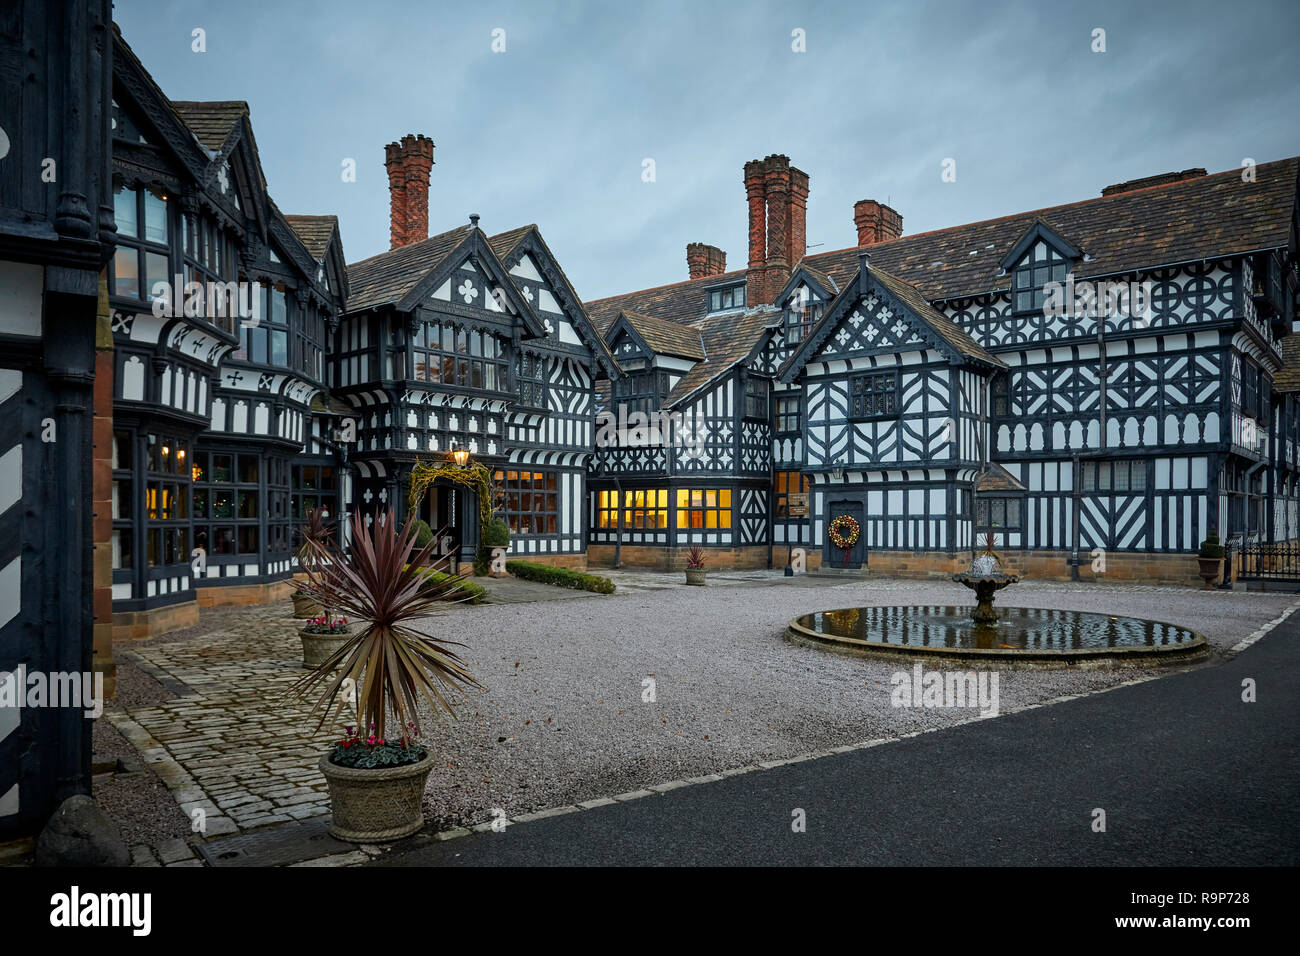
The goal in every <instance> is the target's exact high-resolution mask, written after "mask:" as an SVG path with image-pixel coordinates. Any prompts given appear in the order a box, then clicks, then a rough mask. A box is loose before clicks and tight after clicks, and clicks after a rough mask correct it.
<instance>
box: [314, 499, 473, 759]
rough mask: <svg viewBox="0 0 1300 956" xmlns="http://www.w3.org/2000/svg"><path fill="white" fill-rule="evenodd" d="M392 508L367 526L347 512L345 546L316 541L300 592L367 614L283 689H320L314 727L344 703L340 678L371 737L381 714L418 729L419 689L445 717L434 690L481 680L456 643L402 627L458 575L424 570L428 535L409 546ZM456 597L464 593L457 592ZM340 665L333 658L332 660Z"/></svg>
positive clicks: (444, 703) (380, 727)
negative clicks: (348, 544) (348, 547)
mask: <svg viewBox="0 0 1300 956" xmlns="http://www.w3.org/2000/svg"><path fill="white" fill-rule="evenodd" d="M395 525H396V520H395V518H394V516H393V512H392V510H389V511H388V512H387V513H385V514H380V515H377V516H376V517H375V518H374V520H373V521H372V523H371V525H370V527H369V528H367V527H366V525H365V522H364V521H363V520H362V519H361V516H360V515H355V516H353V519H352V534H351V540H352V553H351V555H344V554H343V553H342V552H341V551H340V550H339V549H337V548H332V547H328V546H325V545H316V546H315V547H316V549H317V551H318V553H317V555H316V558H315V560H313V561H312V563H311V571H310V572H309V574H310V577H309V580H308V583H307V585H306V590H307V591H308V592H309V593H311V594H312V595H313V596H314V597H315V598H316V599H317V600H318V601H320V602H321V604H328V605H329V606H330V607H333V608H335V609H337V610H339V611H340V612H344V613H346V614H347V615H348V616H349V617H351V618H352V619H353V620H354V621H356V620H358V619H359V620H361V621H363V622H368V623H365V624H363V626H362V627H361V628H360V630H358V631H357V633H356V634H355V635H353V636H352V637H351V639H350V640H348V642H347V643H346V644H344V645H343V646H342V647H340V648H339V650H338V651H337V652H335V653H334V654H333V655H332V656H331V657H330V658H329V659H328V660H326V661H325V662H323V663H322V664H321V665H320V666H319V667H318V668H316V669H315V670H313V671H312V672H311V673H309V674H307V675H306V676H305V677H303V678H302V679H301V680H299V681H297V682H295V683H294V684H293V686H292V687H291V688H290V693H292V694H294V695H295V696H298V697H307V696H308V695H310V694H312V693H313V692H314V691H320V692H321V693H320V696H319V698H318V699H317V700H316V703H315V704H314V705H313V708H312V709H313V711H316V710H319V711H320V712H321V716H320V723H318V724H317V729H318V730H319V729H320V727H322V726H323V725H324V724H325V721H326V719H327V718H328V717H329V715H330V713H331V707H330V705H331V702H333V703H334V707H333V713H334V714H336V715H337V714H338V713H339V712H340V711H341V710H342V709H343V706H344V701H343V699H342V697H341V696H340V692H341V691H342V690H343V688H344V683H345V681H348V680H351V681H353V686H355V688H356V707H357V712H356V717H357V726H358V728H365V727H371V728H373V730H372V731H371V734H372V735H373V736H374V737H376V738H377V739H379V740H383V739H385V737H386V736H387V734H386V729H387V727H388V725H389V721H390V720H395V721H396V722H397V726H398V727H399V728H401V730H400V734H399V735H400V736H401V737H403V738H405V737H406V736H408V733H407V732H408V730H409V729H414V731H415V732H416V733H418V732H419V729H420V717H419V712H418V708H417V704H418V702H419V700H420V698H421V697H423V698H424V699H425V700H427V701H428V702H429V703H430V704H431V705H432V707H433V709H434V710H435V711H437V710H439V709H442V710H445V711H446V712H447V713H448V714H451V715H452V716H453V717H454V716H455V713H454V711H453V710H452V707H451V704H450V703H449V702H448V700H447V697H446V696H445V693H444V692H451V691H453V690H455V689H457V688H459V687H481V686H482V685H480V684H479V683H478V681H477V680H475V679H474V677H473V676H472V675H471V674H470V673H469V672H468V671H467V670H465V668H464V666H463V665H462V663H461V660H460V658H459V657H458V656H457V655H456V654H455V653H454V652H453V651H452V650H450V647H451V645H456V646H462V645H460V644H459V642H457V641H446V640H442V639H440V638H436V637H433V636H431V635H429V634H426V633H424V632H422V631H420V630H417V629H416V628H414V627H412V626H411V622H412V621H414V620H416V619H417V618H420V617H423V616H425V615H426V614H427V613H428V612H429V610H430V609H431V608H432V607H433V605H435V604H437V603H438V602H440V601H442V602H445V601H447V600H449V598H450V595H451V594H452V592H454V591H456V590H458V588H459V578H457V577H455V576H448V577H446V578H445V579H443V580H441V581H435V580H433V578H434V577H436V576H432V575H430V574H429V570H430V567H432V566H433V564H434V562H433V561H431V559H430V554H431V552H432V550H433V547H434V545H433V542H430V543H429V544H428V545H427V546H425V547H423V548H417V547H416V536H417V534H418V529H417V526H416V524H415V522H414V521H411V520H409V519H408V520H407V522H406V523H405V525H404V526H403V527H402V529H401V530H400V531H398V530H397V529H396V527H395ZM460 600H464V598H461V599H460ZM340 665H342V666H341V667H340Z"/></svg>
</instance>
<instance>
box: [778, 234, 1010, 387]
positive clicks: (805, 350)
mask: <svg viewBox="0 0 1300 956" xmlns="http://www.w3.org/2000/svg"><path fill="white" fill-rule="evenodd" d="M918 351H919V352H925V351H933V352H935V353H937V354H939V355H941V356H943V357H944V358H946V359H948V360H949V361H951V362H952V363H953V364H965V363H969V364H974V365H978V366H982V367H983V368H984V369H985V370H986V371H991V370H992V369H995V368H1001V367H1002V363H1001V362H1000V361H999V360H998V359H996V358H994V357H993V356H992V355H990V354H989V353H988V352H986V351H985V350H984V349H983V348H982V347H981V346H980V345H979V344H978V343H977V342H976V341H975V340H974V339H972V338H971V337H970V336H969V335H967V334H966V333H965V332H963V331H962V330H961V329H960V328H959V327H958V326H957V325H955V324H954V323H952V322H951V321H949V320H948V319H947V318H946V317H945V316H943V315H942V314H941V313H940V312H938V311H937V310H936V309H934V308H933V307H932V306H931V305H930V304H929V303H928V302H926V301H925V299H924V297H922V296H921V295H920V293H918V292H917V291H916V290H915V289H914V288H912V287H911V286H909V285H908V284H907V283H905V282H903V281H901V280H900V279H897V278H896V277H894V276H891V275H889V274H888V273H886V272H883V271H882V270H879V269H872V268H871V267H870V263H869V259H868V258H867V257H866V256H865V255H864V256H863V257H862V259H861V261H860V263H859V270H858V275H857V276H856V278H855V279H854V281H852V282H850V283H849V284H847V285H846V286H845V288H844V289H843V290H842V291H841V292H840V294H839V295H837V296H836V297H835V299H834V301H833V302H832V303H831V305H830V306H829V308H828V309H827V312H826V314H825V315H824V316H823V317H822V318H821V320H820V321H819V322H818V323H817V324H816V325H815V326H814V327H813V329H812V331H811V332H810V333H809V335H808V336H807V338H806V339H804V341H803V343H802V344H801V345H800V347H799V348H798V349H797V350H796V351H795V353H794V354H793V355H791V356H790V358H789V359H788V360H787V361H786V363H785V365H784V366H783V367H782V369H781V370H780V373H779V378H780V380H781V381H782V382H787V383H789V382H793V381H795V379H796V378H797V377H798V375H799V373H800V372H801V371H802V370H803V368H804V367H805V366H806V365H808V364H809V363H810V362H813V361H816V362H821V363H824V362H827V361H831V360H836V359H849V360H851V359H853V358H855V357H859V356H861V357H867V356H873V355H880V354H885V353H904V352H918Z"/></svg>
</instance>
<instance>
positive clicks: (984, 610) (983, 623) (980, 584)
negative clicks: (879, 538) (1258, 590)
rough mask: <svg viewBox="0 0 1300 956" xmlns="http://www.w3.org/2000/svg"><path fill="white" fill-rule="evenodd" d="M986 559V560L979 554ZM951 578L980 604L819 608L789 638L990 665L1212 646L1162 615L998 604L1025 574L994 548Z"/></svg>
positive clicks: (1154, 660)
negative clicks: (1006, 565)
mask: <svg viewBox="0 0 1300 956" xmlns="http://www.w3.org/2000/svg"><path fill="white" fill-rule="evenodd" d="M981 559H988V560H981ZM953 580H954V581H957V582H959V583H961V584H964V585H965V586H966V587H968V588H970V589H971V590H972V591H974V592H975V599H976V605H975V607H973V608H972V607H969V606H962V607H953V606H937V605H901V606H900V605H894V606H885V607H858V608H842V609H840V610H836V611H817V612H815V613H813V614H805V615H803V616H802V617H797V618H795V619H794V620H793V621H791V622H790V624H789V627H788V628H787V630H786V638H787V639H788V640H790V641H792V642H794V643H796V644H804V645H807V646H810V647H818V648H823V649H826V650H833V651H837V652H839V653H842V654H854V655H858V656H864V657H866V656H870V657H887V658H917V657H931V658H938V659H946V660H949V661H953V662H958V661H960V662H963V663H965V664H968V665H969V664H982V665H984V666H989V667H1015V666H1017V665H1023V666H1030V667H1052V666H1058V667H1059V666H1067V665H1087V664H1091V665H1094V666H1113V665H1116V664H1132V665H1142V666H1151V665H1157V664H1181V663H1186V662H1187V661H1189V660H1194V659H1196V658H1199V657H1202V656H1204V655H1205V654H1207V653H1208V651H1209V646H1208V645H1207V644H1206V641H1205V638H1204V637H1203V636H1201V635H1200V634H1197V633H1196V632H1195V631H1192V630H1188V629H1187V628H1184V627H1178V626H1177V625H1174V624H1165V623H1163V622H1161V621H1148V620H1144V619H1141V618H1133V617H1117V616H1114V615H1109V614H1089V613H1086V612H1083V611H1058V610H1049V609H1046V608H1032V607H1031V608H1020V607H1013V608H1003V609H1002V610H1001V612H1000V613H999V612H998V611H996V610H995V609H994V607H993V595H994V594H996V593H997V592H998V591H1000V590H1001V589H1002V588H1004V587H1007V586H1008V585H1010V584H1015V583H1016V582H1017V581H1019V580H1020V576H1019V575H1018V574H1015V573H1014V572H1013V573H1007V572H1003V571H1002V570H1001V569H1000V568H999V567H998V564H997V559H996V558H995V557H994V556H993V555H991V554H983V555H979V556H977V557H976V558H975V560H974V561H972V562H971V567H970V570H969V571H966V572H964V573H962V574H955V575H953Z"/></svg>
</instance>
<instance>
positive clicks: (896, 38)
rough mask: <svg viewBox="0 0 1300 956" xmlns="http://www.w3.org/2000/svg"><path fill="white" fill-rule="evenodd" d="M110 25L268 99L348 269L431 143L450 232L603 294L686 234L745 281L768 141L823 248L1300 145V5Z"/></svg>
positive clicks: (147, 15)
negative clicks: (872, 210)
mask: <svg viewBox="0 0 1300 956" xmlns="http://www.w3.org/2000/svg"><path fill="white" fill-rule="evenodd" d="M115 17H116V19H117V22H118V23H119V25H120V26H121V28H122V31H123V35H124V36H125V37H126V40H127V42H128V43H130V44H131V46H132V47H133V48H134V49H135V51H136V53H137V54H138V55H139V56H140V58H141V59H142V60H143V62H144V64H145V66H146V67H147V68H148V69H149V70H150V71H151V72H152V74H153V76H154V78H155V79H156V80H157V81H158V83H159V85H160V86H161V87H162V88H163V90H164V92H166V93H167V95H168V96H170V97H171V98H173V99H178V100H187V99H196V100H203V99H214V100H216V99H222V100H232V99H236V100H247V101H248V103H249V105H250V107H251V110H252V120H253V129H254V131H255V133H256V135H257V142H258V147H259V149H260V151H261V155H262V163H263V166H264V168H265V171H266V178H267V181H268V183H269V185H270V189H271V193H272V196H274V198H275V200H276V202H277V204H278V205H279V206H280V208H281V209H283V210H284V211H286V212H291V213H317V214H319V213H334V214H336V215H338V216H339V218H340V220H341V225H342V232H343V244H344V249H345V250H346V253H347V257H348V259H349V261H356V260H358V259H362V258H365V257H367V256H371V255H374V254H376V253H379V252H383V251H384V250H386V249H387V248H388V186H387V177H386V174H385V172H384V166H383V146H384V144H385V143H387V142H390V141H392V140H394V139H397V138H399V137H400V136H401V135H402V134H404V133H408V132H421V133H425V134H427V135H428V136H430V137H431V138H432V139H433V141H434V143H435V144H436V149H435V154H434V160H435V166H434V168H433V176H432V185H431V187H430V190H429V192H430V215H429V220H430V227H431V229H432V231H434V232H439V231H443V230H445V229H449V228H452V227H453V226H456V225H458V224H460V223H464V222H467V219H468V215H469V214H470V213H471V212H476V213H479V214H480V215H481V216H482V222H481V225H482V227H483V228H484V229H486V230H487V231H488V232H489V233H495V232H500V231H503V230H506V229H509V228H512V227H514V226H517V225H522V224H524V223H529V222H535V223H537V224H538V225H539V226H540V227H541V230H542V233H543V235H545V237H546V240H547V242H548V243H549V244H550V246H551V249H552V250H553V251H554V252H555V254H556V256H557V257H558V258H559V260H560V264H561V266H563V268H564V269H565V271H566V272H567V273H568V276H569V278H570V280H571V281H572V282H573V284H574V286H575V288H576V289H577V291H578V294H579V295H580V296H581V297H582V298H584V299H594V298H599V297H602V296H607V295H613V294H617V293H620V292H627V291H631V290H633V289H639V288H644V287H647V286H655V285H662V284H665V283H669V282H674V281H678V280H680V279H684V278H686V275H687V273H686V263H685V246H686V244H687V243H688V242H692V241H702V242H708V243H712V244H714V245H717V246H720V247H721V248H723V249H724V250H726V252H727V262H728V265H729V267H731V268H738V267H739V268H743V267H744V265H745V261H746V258H747V249H746V242H747V240H746V209H745V194H744V186H743V184H742V181H741V169H742V166H743V165H744V163H745V162H746V161H747V160H750V159H755V158H760V157H763V156H766V155H768V154H769V153H785V154H786V155H788V156H789V157H790V159H791V162H792V163H793V164H794V165H796V166H798V167H799V168H801V169H803V170H804V171H806V172H807V173H809V175H810V176H811V194H810V197H809V205H808V243H809V246H810V247H811V249H812V251H824V250H829V249H838V248H843V247H846V246H851V245H854V244H855V241H856V240H855V232H854V228H853V203H854V201H856V200H858V199H868V198H871V199H879V200H882V201H886V202H888V203H890V204H891V205H892V206H894V208H896V209H897V210H898V211H899V212H900V213H902V215H903V228H904V233H905V234H912V233H916V232H924V231H927V230H930V229H939V228H943V227H945V226H951V225H956V224H959V223H963V222H970V221H974V220H979V219H987V218H991V217H995V216H999V215H1005V214H1009V213H1013V212H1020V211H1023V210H1027V209H1034V208H1038V207H1041V206H1049V205H1055V204H1057V203H1063V202H1072V201H1075V200H1079V199H1086V198H1089V197H1092V196H1096V195H1097V194H1098V193H1099V191H1100V189H1101V188H1102V187H1103V186H1106V185H1108V184H1110V183H1115V182H1121V181H1123V180H1126V179H1133V178H1137V177H1140V176H1147V175H1151V174H1154V173H1159V172H1166V171H1170V170H1177V169H1185V168H1188V167H1192V166H1204V167H1207V168H1208V169H1209V170H1210V171H1211V172H1215V171H1220V170H1225V169H1232V168H1236V167H1238V166H1240V165H1241V163H1242V161H1243V159H1245V158H1247V157H1249V158H1251V159H1254V160H1256V161H1259V162H1264V161H1267V160H1272V159H1280V158H1282V157H1286V156H1292V155H1296V154H1298V153H1300V114H1298V113H1297V109H1296V103H1297V101H1298V97H1297V93H1300V69H1297V67H1296V63H1295V60H1294V42H1295V37H1296V36H1297V35H1300V4H1297V3H1295V2H1294V0H1275V2H1263V0H1234V2H1233V3H1226V4H1225V3H1222V2H1187V0H1183V2H1167V3H1166V2H1142V3H1135V2H1132V0H1120V2H1114V3H1071V4H1064V3H1060V2H1055V0H1040V2H1030V3H998V2H993V0H988V2H978V3H969V2H968V3H958V2H933V3H925V2H907V0H904V2H899V3H888V2H877V0H872V2H863V0H857V2H853V0H844V2H840V0H834V2H829V0H828V2H804V3H775V2H769V3H759V2H751V3H740V2H734V3H732V2H711V0H694V2H689V0H687V2H679V3H672V2H657V0H645V2H636V3H595V2H590V3H584V2H576V0H573V2H559V0H549V2H548V0H531V2H525V3H517V4H515V3H493V2H468V0H463V2H456V3H450V2H444V0H401V2H398V0H366V2H357V0H347V2H335V0H310V2H308V0H301V2H282V0H255V2H250V0H224V2H220V3H218V2H213V0H207V2H201V0H117V2H116V8H115ZM196 28H202V29H203V30H204V31H205V33H206V46H207V50H206V52H204V53H195V52H193V51H192V50H191V45H192V40H191V37H192V31H193V30H194V29H196ZM1098 29H1100V30H1104V31H1105V33H1104V45H1105V51H1104V52H1094V50H1093V47H1094V46H1095V45H1097V40H1096V39H1095V38H1094V31H1096V30H1098ZM496 30H503V31H504V46H505V49H504V52H494V51H493V37H494V31H496ZM796 31H802V32H801V33H796ZM497 37H498V46H499V45H500V42H499V40H500V38H501V34H497ZM800 38H802V40H803V45H804V47H805V51H804V52H797V51H796V49H795V47H797V46H798V45H799V39H800ZM346 159H355V161H356V168H357V178H356V181H355V182H344V181H343V177H342V176H341V175H340V172H341V169H342V164H343V162H344V161H345V160H346ZM647 159H650V160H653V161H654V164H653V165H654V180H653V181H652V182H646V181H644V179H643V169H645V168H646V164H645V160H647ZM949 159H951V160H953V161H954V168H955V171H956V181H955V182H945V181H943V178H942V176H941V173H942V170H943V166H944V162H945V160H949Z"/></svg>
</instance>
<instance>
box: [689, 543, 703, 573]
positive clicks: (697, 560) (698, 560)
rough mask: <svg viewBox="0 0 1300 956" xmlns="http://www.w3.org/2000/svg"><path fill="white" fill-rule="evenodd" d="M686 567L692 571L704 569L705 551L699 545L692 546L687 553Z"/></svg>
mask: <svg viewBox="0 0 1300 956" xmlns="http://www.w3.org/2000/svg"><path fill="white" fill-rule="evenodd" d="M686 566H687V567H688V568H692V569H694V568H702V567H704V549H703V548H701V547H700V546H699V545H698V544H693V545H691V547H690V550H688V551H687V552H686Z"/></svg>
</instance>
